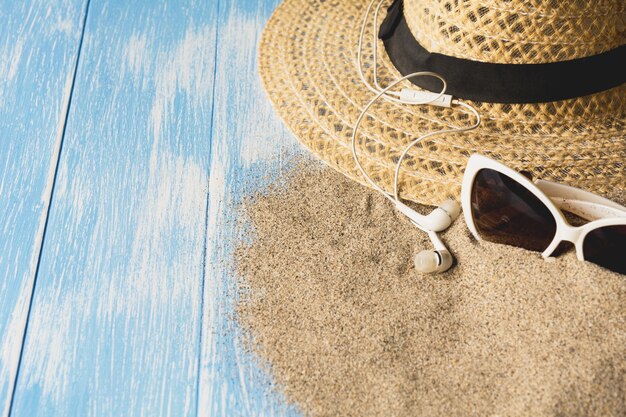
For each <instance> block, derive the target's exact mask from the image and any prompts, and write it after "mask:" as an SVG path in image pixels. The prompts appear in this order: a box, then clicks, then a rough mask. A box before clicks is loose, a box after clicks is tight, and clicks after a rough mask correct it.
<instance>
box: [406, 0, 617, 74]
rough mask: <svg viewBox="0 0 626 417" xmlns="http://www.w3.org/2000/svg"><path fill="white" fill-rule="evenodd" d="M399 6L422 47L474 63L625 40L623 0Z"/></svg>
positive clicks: (602, 48)
mask: <svg viewBox="0 0 626 417" xmlns="http://www.w3.org/2000/svg"><path fill="white" fill-rule="evenodd" d="M404 4H405V8H404V9H405V16H406V19H407V24H408V25H409V28H410V29H411V33H413V35H414V36H415V38H416V39H417V40H418V41H419V42H420V44H422V45H423V46H424V47H425V48H426V49H428V50H429V51H430V52H439V53H441V54H444V55H452V56H456V57H459V58H466V57H472V59H474V60H476V61H483V62H495V63H503V64H519V63H525V64H537V63H544V62H555V61H565V60H569V59H575V58H582V57H586V56H591V55H596V54H599V53H602V52H606V51H608V50H611V49H614V48H616V47H618V46H620V45H623V44H624V43H626V2H625V1H624V0H530V1H528V0H527V1H510V0H509V1H497V0H426V1H425V0H421V1H411V0H408V1H405V2H404Z"/></svg>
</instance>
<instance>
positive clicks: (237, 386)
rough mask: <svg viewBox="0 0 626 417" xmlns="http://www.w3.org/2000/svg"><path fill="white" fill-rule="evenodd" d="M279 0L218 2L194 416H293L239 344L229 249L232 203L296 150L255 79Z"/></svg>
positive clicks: (234, 230)
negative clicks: (265, 32) (260, 45)
mask: <svg viewBox="0 0 626 417" xmlns="http://www.w3.org/2000/svg"><path fill="white" fill-rule="evenodd" d="M279 3H280V0H231V1H226V2H221V3H220V12H219V14H220V16H221V20H220V26H219V42H218V45H219V48H218V58H217V72H216V81H215V82H216V84H215V114H214V122H213V142H212V148H211V168H210V172H211V179H210V185H209V190H210V200H209V227H208V233H207V236H208V238H207V259H208V262H207V273H206V282H205V292H204V319H203V333H202V335H203V342H202V369H201V374H200V375H201V379H200V390H199V395H200V397H199V407H198V408H199V413H198V415H199V416H202V417H208V416H222V415H223V416H270V415H275V416H286V415H298V411H297V410H296V408H295V407H294V406H289V405H286V404H285V401H284V398H282V397H281V396H280V395H278V394H276V393H275V392H274V391H273V390H272V386H271V380H270V378H269V376H268V375H267V374H266V373H264V372H263V371H262V370H261V369H262V366H261V365H262V363H260V360H259V359H258V358H255V357H253V356H252V355H251V354H250V353H248V352H247V351H246V349H245V347H244V346H242V345H241V338H240V336H241V329H240V328H239V326H238V325H237V323H236V321H235V320H234V315H235V306H236V302H237V288H236V280H237V277H236V276H235V274H234V272H233V268H232V258H233V250H234V248H235V247H236V245H237V244H238V242H239V241H240V240H241V239H244V238H245V232H244V233H243V234H242V232H241V229H238V227H237V226H238V223H239V222H238V219H237V207H236V203H237V202H238V201H240V200H241V198H242V197H243V196H245V195H249V194H250V193H252V192H255V191H256V190H259V189H262V188H263V187H265V186H266V185H267V184H268V183H269V182H271V181H272V180H274V179H276V178H278V177H279V175H280V173H281V171H282V170H284V169H288V165H289V164H290V161H291V160H292V158H293V156H294V154H296V153H299V152H302V151H301V150H300V147H299V146H298V145H297V142H296V140H295V139H294V138H293V137H292V136H291V135H290V134H289V133H288V132H287V131H286V130H285V129H284V127H283V125H282V124H281V122H280V121H279V119H278V117H277V116H276V114H275V112H274V111H273V110H272V108H271V105H270V102H269V100H268V99H267V97H266V96H265V93H264V92H263V90H262V87H261V83H260V80H259V77H258V74H257V59H256V57H257V43H258V40H259V38H260V35H261V32H262V30H263V27H264V26H265V23H266V21H267V19H268V18H269V16H270V14H271V12H272V11H273V9H274V8H275V7H276V6H277V5H278V4H279Z"/></svg>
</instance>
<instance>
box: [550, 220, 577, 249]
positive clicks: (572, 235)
mask: <svg viewBox="0 0 626 417" xmlns="http://www.w3.org/2000/svg"><path fill="white" fill-rule="evenodd" d="M580 233H581V230H580V228H579V227H574V226H572V225H570V224H567V223H563V224H562V225H561V226H560V227H558V228H557V230H556V237H557V238H558V239H559V240H560V241H561V242H562V241H567V242H571V243H574V244H575V243H576V242H577V241H578V238H579V237H580Z"/></svg>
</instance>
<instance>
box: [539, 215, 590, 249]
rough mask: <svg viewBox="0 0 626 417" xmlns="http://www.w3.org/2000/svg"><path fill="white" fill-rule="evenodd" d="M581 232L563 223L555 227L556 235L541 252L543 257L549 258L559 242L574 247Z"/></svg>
mask: <svg viewBox="0 0 626 417" xmlns="http://www.w3.org/2000/svg"><path fill="white" fill-rule="evenodd" d="M580 233H581V230H580V228H578V227H574V226H571V225H569V224H567V223H565V222H563V223H562V224H560V225H559V226H557V230H556V235H555V236H554V239H553V240H552V243H550V246H548V247H547V248H546V250H545V251H544V252H543V256H544V257H548V256H551V255H552V254H553V253H554V251H556V248H557V247H558V246H559V245H560V244H561V242H571V243H573V244H574V245H576V243H577V242H578V238H579V237H580Z"/></svg>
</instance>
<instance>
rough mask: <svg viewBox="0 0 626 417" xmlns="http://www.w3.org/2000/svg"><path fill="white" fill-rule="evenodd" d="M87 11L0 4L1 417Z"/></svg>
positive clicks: (79, 2) (79, 5) (52, 4)
mask: <svg viewBox="0 0 626 417" xmlns="http://www.w3.org/2000/svg"><path fill="white" fill-rule="evenodd" d="M84 9H85V2H84V1H83V0H50V1H36V2H24V1H14V0H0V416H6V415H7V414H8V412H9V407H10V402H11V396H12V393H13V386H14V382H15V378H16V374H17V369H18V366H19V358H20V350H21V346H22V340H23V334H24V329H25V328H26V321H27V316H28V309H29V305H30V298H31V293H32V288H33V283H34V281H35V275H36V271H37V263H38V258H39V253H40V248H41V243H42V242H43V238H44V229H45V223H46V216H47V213H48V206H49V203H50V195H51V192H52V187H53V177H54V171H55V168H56V163H57V159H58V155H59V149H60V147H61V140H62V136H63V125H64V122H65V111H66V109H67V107H68V101H69V98H70V92H71V87H72V80H73V75H74V68H75V63H76V58H77V56H78V47H79V41H80V37H81V30H82V25H83V16H84Z"/></svg>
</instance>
